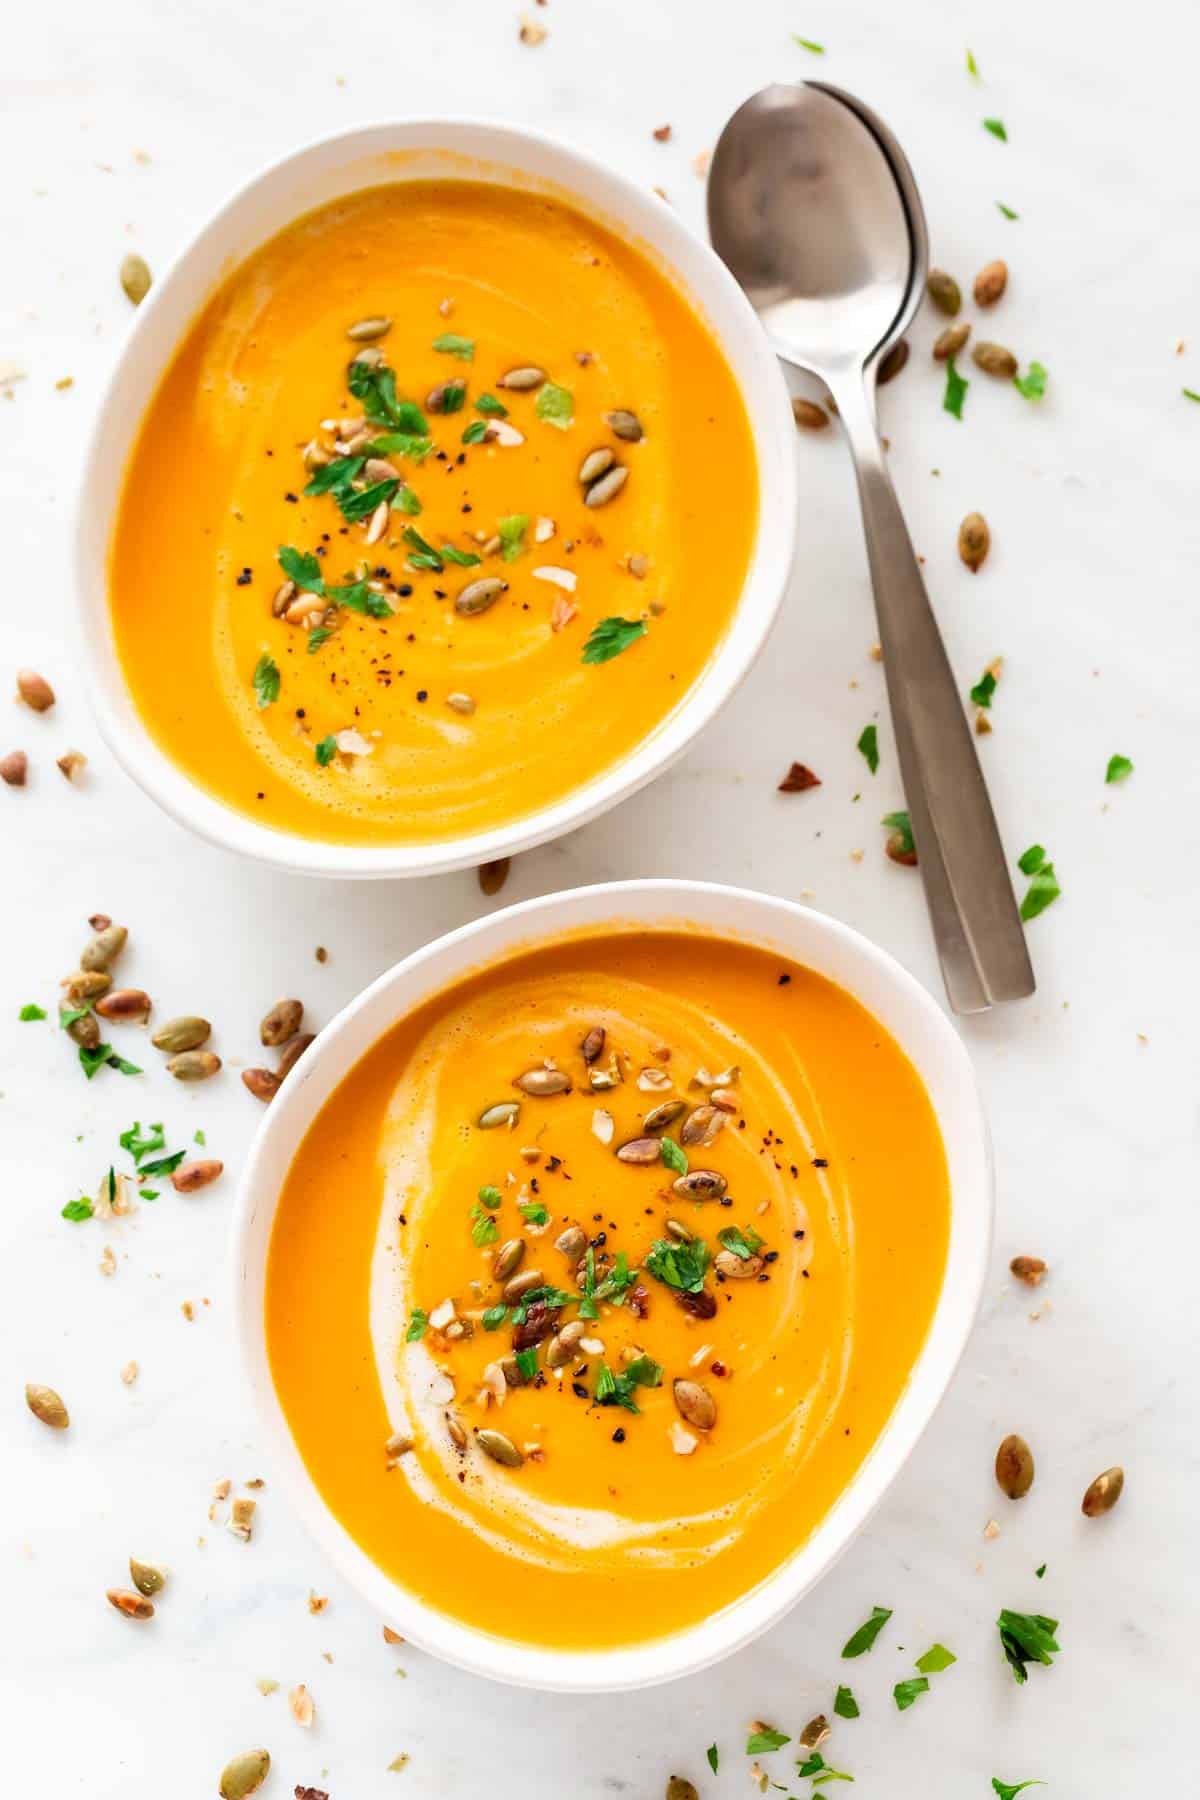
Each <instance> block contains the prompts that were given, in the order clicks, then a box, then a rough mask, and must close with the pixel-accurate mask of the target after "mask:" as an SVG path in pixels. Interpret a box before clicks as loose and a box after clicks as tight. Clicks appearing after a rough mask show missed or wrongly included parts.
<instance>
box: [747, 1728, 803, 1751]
mask: <svg viewBox="0 0 1200 1800" xmlns="http://www.w3.org/2000/svg"><path fill="white" fill-rule="evenodd" d="M791 1741H792V1740H791V1738H790V1737H789V1736H788V1734H787V1732H786V1731H774V1730H772V1728H771V1726H770V1725H764V1726H762V1727H761V1729H760V1730H758V1731H752V1732H751V1733H750V1736H749V1737H748V1738H747V1739H746V1755H747V1756H762V1755H763V1754H764V1753H765V1752H766V1751H768V1750H781V1749H782V1748H783V1746H784V1744H790V1743H791Z"/></svg>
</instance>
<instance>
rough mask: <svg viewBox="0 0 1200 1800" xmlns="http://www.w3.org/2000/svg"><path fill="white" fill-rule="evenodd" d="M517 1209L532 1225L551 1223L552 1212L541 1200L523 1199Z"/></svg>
mask: <svg viewBox="0 0 1200 1800" xmlns="http://www.w3.org/2000/svg"><path fill="white" fill-rule="evenodd" d="M517 1211H518V1212H519V1213H520V1215H521V1217H522V1218H523V1219H524V1220H525V1221H526V1222H527V1223H528V1224H530V1225H548V1224H549V1223H550V1214H549V1212H548V1211H547V1209H546V1207H544V1206H543V1205H542V1203H541V1201H540V1200H522V1201H521V1203H520V1205H519V1206H518V1208H517Z"/></svg>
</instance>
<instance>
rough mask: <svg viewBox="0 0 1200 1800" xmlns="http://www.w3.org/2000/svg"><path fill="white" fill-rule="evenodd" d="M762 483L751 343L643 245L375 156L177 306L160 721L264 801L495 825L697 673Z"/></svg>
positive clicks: (149, 551)
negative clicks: (395, 171) (408, 178)
mask: <svg viewBox="0 0 1200 1800" xmlns="http://www.w3.org/2000/svg"><path fill="white" fill-rule="evenodd" d="M757 505H758V487H757V475H756V466H755V454H754V448H753V442H752V439H751V435H750V429H749V424H748V421H747V418H746V413H745V409H744V407H743V404H742V400H741V397H740V394H739V392H738V389H737V386H736V383H735V381H734V378H733V375H732V373H731V371H730V369H729V367H728V365H727V364H726V362H725V360H724V357H723V356H722V354H721V352H720V350H719V349H718V347H717V345H716V343H715V341H714V340H713V338H712V337H711V335H710V334H709V332H708V330H707V328H706V327H705V326H704V324H703V323H702V322H701V321H700V319H699V318H698V317H697V316H696V314H695V313H694V312H693V311H692V310H691V308H690V306H689V305H688V303H687V302H686V300H685V299H684V298H683V297H682V295H681V294H680V293H679V292H678V291H677V290H676V289H675V288H674V287H673V286H672V285H671V283H670V282H669V281H668V280H667V279H666V277H665V276H664V275H663V274H661V273H660V272H659V271H658V270H657V269H655V268H654V267H652V265H651V264H650V262H649V261H648V260H647V259H646V258H645V257H644V256H643V255H642V254H641V253H640V252H639V251H638V250H636V249H635V248H634V247H632V246H631V245H630V244H628V243H623V242H621V241H619V240H618V239H617V238H616V237H615V236H613V235H612V233H611V232H609V231H608V230H606V229H605V228H604V227H603V226H602V225H600V224H598V223H597V222H595V221H594V220H591V219H588V218H585V217H584V216H583V215H582V214H580V213H578V212H575V211H573V210H571V209H570V208H569V207H568V206H566V205H563V204H562V203H560V202H558V201H557V200H554V199H550V198H544V197H538V196H533V195H530V194H524V193H519V192H515V191H512V190H508V189H504V188H500V187H496V186H489V185H486V184H483V183H478V182H468V181H453V182H440V183H429V182H409V183H400V184H396V185H392V186H386V187H380V188H374V189H369V190H367V191H365V192H363V193H360V194H358V195H356V196H354V197H353V198H351V199H348V200H344V201H340V202H338V203H337V204H336V205H332V206H328V207H326V208H324V209H323V210H321V211H319V212H316V213H313V214H311V215H310V216H309V217H307V218H304V219H301V220H300V221H299V222H298V223H297V224H294V225H292V226H291V227H290V228H289V229H288V230H286V231H284V232H283V233H282V234H280V235H279V236H278V237H276V238H274V239H272V240H271V241H270V242H269V243H267V244H266V245H265V246H264V247H262V248H261V249H259V250H258V251H256V252H255V253H254V255H252V256H251V257H250V258H249V260H248V261H247V262H246V263H245V264H243V265H242V266H241V267H240V268H239V269H237V270H236V271H235V272H234V273H233V274H232V275H231V276H230V277H229V278H228V280H227V281H225V283H224V284H223V285H222V286H221V288H220V289H219V290H218V291H217V293H216V294H215V295H214V297H213V298H212V300H211V301H210V302H209V303H208V304H207V305H206V306H205V308H204V310H203V312H202V313H201V314H200V316H199V317H198V318H197V319H196V321H195V323H194V324H193V325H192V327H191V329H190V330H189V331H188V333H187V335H186V337H185V339H184V341H183V344H182V346H181V348H180V349H179V351H178V354H177V355H176V357H175V360H174V362H173V363H172V365H171V367H170V368H169V370H168V372H167V374H166V376H165V377H164V379H163V381H162V383H161V386H160V387H159V389H158V392H157V393H156V395H155V396H154V399H153V401H152V402H151V405H150V407H149V409H148V412H147V415H146V419H145V421H144V423H143V426H142V429H141V432H140V435H139V437H138V439H137V442H136V445H135V448H134V450H133V453H132V456H131V458H130V462H129V467H128V470H127V473H126V478H125V484H124V489H123V494H122V499H121V504H120V508H119V513H118V517H117V522H116V527H115V531H114V536H113V541H112V547H111V556H110V569H109V591H110V604H111V612H112V620H113V629H114V632H115V637H116V644H117V649H118V653H119V656H120V659H121V663H122V666H123V669H124V672H125V676H126V679H127V680H128V683H129V686H130V689H131V692H132V694H133V697H134V700H135V703H136V705H137V707H138V709H139V711H140V713H141V715H142V717H143V719H144V721H145V723H146V724H147V726H148V728H149V730H150V731H151V733H152V734H153V736H154V737H155V739H156V740H157V741H158V743H159V744H160V746H161V747H162V749H163V750H164V751H165V752H166V753H167V755H168V756H170V757H171V758H172V759H173V760H174V761H175V762H176V763H177V764H178V765H179V766H180V767H181V768H182V769H183V770H184V771H185V772H186V773H187V774H188V775H189V776H190V777H191V778H192V779H193V780H194V781H195V782H197V783H198V784H199V785H200V786H202V787H204V788H206V789H208V790H209V791H210V792H211V793H212V794H214V795H216V796H217V797H218V798H219V799H221V800H222V801H224V802H225V803H227V804H228V805H230V806H233V807H235V808H237V809H238V810H239V811H241V812H243V813H248V814H251V815H252V816H253V817H254V818H255V819H257V820H259V821H261V822H264V823H266V824H269V825H272V826H275V827H278V828H279V829H280V830H286V831H289V832H294V833H298V834H300V835H302V836H305V837H309V838H317V839H324V840H327V841H333V842H340V843H355V844H363V845H371V844H374V845H385V844H386V845H396V844H404V843H420V842H427V841H430V840H436V839H439V838H445V837H448V836H452V835H459V834H464V833H468V832H473V831H478V830H485V829H489V828H492V827H496V826H500V825H503V824H505V823H507V822H510V821H516V820H518V819H520V818H522V817H525V816H527V815H529V814H530V813H532V812H534V811H536V810H538V809H540V808H542V807H545V806H547V805H550V804H552V803H554V802H556V801H558V800H561V799H562V798H563V797H564V796H565V795H567V794H569V793H570V792H572V791H573V790H576V789H578V788H579V787H581V786H583V785H584V784H585V783H587V782H588V781H590V780H591V779H593V778H594V777H595V776H597V775H598V774H599V773H601V772H602V771H604V770H606V769H608V768H610V767H611V766H612V765H613V764H614V763H616V762H618V761H619V760H621V759H622V758H624V757H626V756H628V755H629V754H630V752H631V751H633V750H634V748H635V747H636V746H637V745H639V744H640V743H641V742H642V741H643V740H644V739H646V738H647V737H648V736H649V735H650V734H652V733H653V732H654V731H655V730H656V729H657V728H658V727H659V726H661V724H662V723H663V721H664V720H665V719H666V718H667V717H668V715H669V714H670V713H671V712H672V711H673V710H674V709H675V708H676V707H677V706H678V705H679V704H680V702H681V701H682V700H683V698H684V697H685V695H686V694H687V692H688V690H689V689H690V688H691V687H692V685H693V684H694V683H695V681H696V679H697V678H698V676H699V675H700V674H701V673H702V671H703V670H704V668H705V666H706V664H707V663H708V662H709V660H710V658H711V657H712V656H713V654H714V652H715V650H716V648H717V646H718V644H719V642H720V640H721V638H722V636H723V635H724V633H725V631H726V628H727V627H728V625H729V622H730V619H731V616H732V613H733V609H734V606H735V605H736V602H737V599H738V596H739V593H740V591H741V587H742V583H743V580H744V577H745V573H746V569H747V566H748V562H749V556H750V548H751V543H752V540H753V536H754V531H755V523H756V515H757Z"/></svg>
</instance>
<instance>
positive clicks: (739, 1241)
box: [717, 1225, 762, 1262]
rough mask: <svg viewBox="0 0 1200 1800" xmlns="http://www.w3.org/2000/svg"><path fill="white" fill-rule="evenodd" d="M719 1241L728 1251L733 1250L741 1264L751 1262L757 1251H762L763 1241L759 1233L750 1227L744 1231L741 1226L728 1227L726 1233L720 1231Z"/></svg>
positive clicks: (718, 1234)
mask: <svg viewBox="0 0 1200 1800" xmlns="http://www.w3.org/2000/svg"><path fill="white" fill-rule="evenodd" d="M717 1241H718V1242H719V1243H722V1244H724V1246H725V1248H726V1250H732V1252H733V1254H734V1255H735V1256H736V1257H737V1258H738V1259H739V1260H740V1261H741V1262H749V1261H750V1258H751V1257H752V1256H753V1255H754V1254H755V1253H756V1251H758V1250H761V1249H762V1239H761V1238H760V1237H759V1235H758V1233H757V1231H754V1230H752V1229H750V1228H749V1227H747V1229H746V1230H745V1231H743V1230H742V1229H741V1227H740V1226H739V1225H726V1227H725V1229H724V1231H718V1233H717Z"/></svg>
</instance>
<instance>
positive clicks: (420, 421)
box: [346, 359, 429, 449]
mask: <svg viewBox="0 0 1200 1800" xmlns="http://www.w3.org/2000/svg"><path fill="white" fill-rule="evenodd" d="M346 380H347V384H348V386H349V388H350V392H351V393H352V394H353V395H354V398H355V399H356V400H361V401H362V409H363V411H364V413H366V415H367V417H368V419H370V420H371V422H372V423H373V424H375V425H390V426H391V427H392V429H393V431H399V432H402V433H404V434H405V435H406V436H409V437H424V436H425V435H426V434H427V433H428V431H429V426H428V425H427V424H426V422H425V415H424V413H423V412H422V411H421V409H420V407H419V406H414V404H413V402H412V401H411V400H398V399H397V397H396V371H395V370H394V369H384V368H372V367H371V365H370V364H369V363H363V362H359V361H358V360H357V359H355V361H353V362H352V363H351V364H350V367H349V369H348V370H347V371H346ZM377 448H378V446H377V445H372V449H377Z"/></svg>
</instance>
